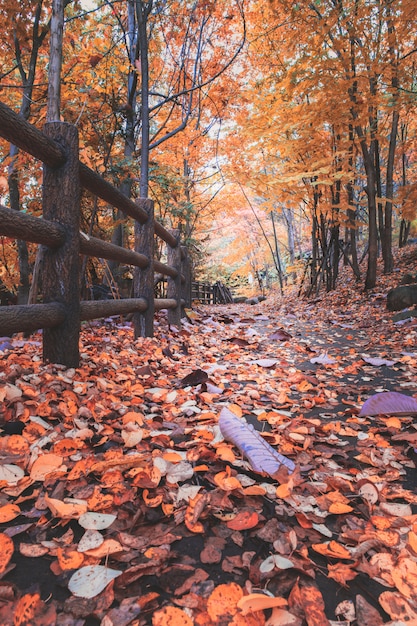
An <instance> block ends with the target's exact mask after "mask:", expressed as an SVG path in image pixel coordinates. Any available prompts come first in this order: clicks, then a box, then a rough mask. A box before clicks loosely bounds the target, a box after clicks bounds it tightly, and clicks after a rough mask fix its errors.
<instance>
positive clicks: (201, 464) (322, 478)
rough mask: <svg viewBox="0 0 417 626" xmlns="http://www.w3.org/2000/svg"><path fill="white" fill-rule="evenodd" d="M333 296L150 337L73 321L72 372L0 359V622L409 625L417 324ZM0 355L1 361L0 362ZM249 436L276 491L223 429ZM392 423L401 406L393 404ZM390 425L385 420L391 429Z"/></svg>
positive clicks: (413, 606) (403, 261) (20, 348)
mask: <svg viewBox="0 0 417 626" xmlns="http://www.w3.org/2000/svg"><path fill="white" fill-rule="evenodd" d="M396 264H397V270H398V271H397V272H396V273H395V274H394V275H391V276H389V277H379V279H378V285H377V289H375V290H373V292H372V293H366V294H365V293H363V292H362V291H361V290H360V288H359V287H358V286H356V285H355V284H354V282H353V281H352V280H351V279H350V276H349V274H346V275H344V276H343V277H342V283H341V286H340V288H339V289H338V291H337V292H335V293H332V294H320V295H319V297H317V298H316V299H314V301H311V300H310V301H307V300H303V299H298V298H297V297H296V295H295V293H291V292H289V293H287V294H286V295H285V296H284V297H280V296H269V297H268V299H267V300H266V301H265V302H262V303H260V304H257V305H254V306H249V305H245V304H234V305H227V306H226V305H224V306H211V307H207V306H204V307H202V306H198V305H197V306H196V307H195V308H194V309H193V310H192V311H191V312H189V319H188V320H187V321H186V322H185V323H184V325H183V327H182V329H181V331H179V332H178V331H176V330H175V329H172V328H168V326H167V324H166V322H165V321H164V318H163V317H162V316H161V317H160V318H159V323H158V326H157V330H156V336H155V338H154V339H139V340H137V341H133V340H132V330H131V328H130V326H129V324H125V323H117V324H114V323H110V322H106V323H104V324H102V323H96V324H87V325H85V326H84V327H83V331H82V347H81V354H82V366H81V367H80V368H78V369H66V368H64V367H61V366H57V365H50V364H49V365H48V364H47V365H45V364H42V361H41V358H40V357H41V349H40V339H39V336H38V335H34V336H33V337H32V338H31V339H30V340H25V339H23V338H19V337H18V338H14V339H13V341H12V342H11V346H10V349H8V350H6V351H5V352H3V353H2V365H1V371H0V400H1V401H2V405H1V408H0V413H1V420H2V428H3V433H2V437H1V438H0V576H1V580H0V623H1V624H4V625H5V626H8V625H9V624H10V625H13V626H16V625H23V624H31V625H32V626H49V625H53V624H57V625H59V626H83V625H85V626H87V625H88V626H90V625H95V624H101V625H102V626H111V625H112V624H117V626H127V625H128V624H133V625H136V626H151V625H152V626H188V625H192V624H194V625H195V626H214V625H220V626H228V625H230V626H232V625H233V626H246V625H249V626H263V625H264V624H267V625H268V626H304V625H306V624H307V626H326V624H338V625H339V626H348V625H352V626H354V625H357V626H379V625H380V624H391V625H392V626H394V624H395V625H396V626H400V625H401V624H403V625H404V624H407V625H410V624H411V625H414V626H416V625H417V591H416V589H417V493H416V487H417V474H416V462H417V453H416V450H415V447H417V428H416V426H415V424H414V420H413V419H412V417H410V416H409V415H408V416H407V415H403V416H401V415H397V414H396V413H397V412H398V408H397V407H394V408H393V404H392V400H389V401H387V412H386V414H385V415H379V416H374V417H360V416H359V413H360V410H361V408H362V406H363V404H364V402H365V401H366V400H367V399H368V398H370V397H372V396H374V395H376V394H379V393H381V392H385V391H395V392H399V393H401V394H404V395H406V396H412V397H414V398H415V399H417V318H415V317H414V318H409V319H405V320H400V321H395V318H394V314H392V313H389V312H387V310H386V302H385V296H386V293H387V291H388V290H389V288H390V287H392V286H395V285H396V284H398V282H399V279H400V277H401V275H402V273H405V272H407V271H414V272H416V271H417V254H416V251H415V248H414V251H413V249H412V248H411V247H409V248H407V249H406V250H405V251H404V252H403V253H402V254H401V256H398V257H397V261H396ZM0 354H1V353H0ZM225 408H226V409H228V410H229V411H231V412H232V413H233V414H235V415H237V416H238V417H244V418H245V419H246V420H247V422H248V423H250V424H252V425H253V426H254V427H255V429H256V430H257V431H259V432H262V436H263V438H264V439H265V440H266V441H267V442H268V443H269V444H270V445H271V446H272V447H273V448H274V449H275V450H277V451H278V452H279V453H280V454H283V455H285V456H286V457H287V458H289V459H291V460H292V461H293V462H294V463H295V464H296V470H295V471H294V472H293V473H291V474H289V473H287V472H286V471H285V470H284V471H283V472H281V473H278V475H273V476H270V475H268V474H266V475H262V474H260V473H258V472H255V471H253V468H252V466H251V464H250V463H249V462H248V460H247V459H246V458H242V456H241V455H240V453H239V451H238V450H237V448H236V447H234V446H233V445H232V443H231V442H230V441H228V440H225V439H223V437H222V433H221V431H220V429H219V425H218V419H219V415H220V412H221V411H222V410H223V411H224V410H225ZM399 408H401V407H399ZM388 409H389V410H388Z"/></svg>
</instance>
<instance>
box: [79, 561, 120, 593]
mask: <svg viewBox="0 0 417 626" xmlns="http://www.w3.org/2000/svg"><path fill="white" fill-rule="evenodd" d="M120 574H122V572H121V571H119V570H114V569H110V568H109V567H104V565H85V566H84V567H81V569H79V570H77V571H76V572H74V574H73V575H72V576H71V578H70V580H69V582H68V589H69V590H70V591H71V593H72V594H73V595H74V596H77V597H79V598H94V597H95V596H97V595H98V594H99V593H101V592H102V591H103V589H105V588H106V587H107V585H108V584H109V583H110V582H111V581H112V580H114V579H115V578H117V577H118V576H120Z"/></svg>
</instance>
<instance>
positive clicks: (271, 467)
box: [219, 407, 295, 476]
mask: <svg viewBox="0 0 417 626" xmlns="http://www.w3.org/2000/svg"><path fill="white" fill-rule="evenodd" d="M219 427H220V431H221V433H222V435H223V437H224V438H225V439H227V440H228V441H231V442H232V443H233V444H234V445H235V446H236V447H237V448H239V450H240V451H241V453H242V454H243V455H244V456H246V458H247V459H248V461H249V463H250V464H251V465H252V469H253V470H254V472H259V473H260V474H269V475H270V476H273V475H274V474H275V473H276V472H277V471H278V470H279V468H280V467H281V465H285V467H286V468H287V469H288V471H289V472H290V473H291V472H293V471H294V470H295V463H294V462H293V461H291V459H288V458H287V457H286V456H283V455H282V454H280V453H279V452H277V451H276V450H275V449H274V448H272V446H270V445H269V443H267V442H266V441H265V439H264V438H263V437H262V435H260V434H259V433H258V431H256V430H255V429H254V427H253V426H252V424H248V423H247V421H246V420H245V419H244V418H240V417H237V416H236V415H235V414H234V413H232V411H230V410H229V409H228V408H226V407H224V408H223V409H222V410H221V413H220V417H219Z"/></svg>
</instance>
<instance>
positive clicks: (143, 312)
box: [0, 102, 191, 367]
mask: <svg viewBox="0 0 417 626" xmlns="http://www.w3.org/2000/svg"><path fill="white" fill-rule="evenodd" d="M0 136H1V137H3V138H4V139H6V140H7V141H9V142H11V143H12V144H14V145H16V146H17V147H18V148H20V149H21V150H23V151H25V152H27V153H29V154H31V155H32V156H34V157H35V158H37V159H39V160H40V161H42V162H43V194H42V196H43V200H42V207H43V209H42V213H43V217H42V218H37V217H34V216H31V215H28V214H26V213H21V212H18V211H14V210H12V209H9V208H6V207H4V206H1V205H0V235H5V236H7V237H12V238H16V239H21V240H24V241H31V242H34V243H38V244H41V245H42V246H44V247H45V248H44V256H43V263H42V274H41V282H42V304H32V305H13V306H8V307H0V336H1V335H10V334H12V333H15V332H21V331H26V332H27V331H34V330H37V329H40V328H42V329H43V358H44V360H45V361H49V362H53V363H62V364H64V365H66V366H67V367H77V366H78V365H79V359H80V356H79V335H80V322H81V321H82V320H91V319H95V318H100V317H108V316H111V315H122V314H127V313H133V327H134V336H135V337H139V336H152V335H153V323H154V313H155V311H156V310H160V309H168V321H169V323H170V324H172V325H176V326H179V325H180V323H181V322H180V320H181V317H182V309H183V307H184V306H190V305H191V276H190V263H189V259H188V255H187V250H186V248H185V247H184V246H181V245H180V243H179V233H178V231H169V230H167V229H166V228H165V227H164V226H163V225H162V224H160V223H159V222H157V221H155V220H154V214H153V202H152V201H151V200H149V199H147V198H140V199H137V200H136V201H133V200H131V199H130V198H128V197H127V196H125V195H124V194H123V193H121V192H120V191H119V190H118V189H116V188H115V187H113V186H112V185H111V184H110V183H109V182H107V181H105V180H104V179H103V178H102V177H101V176H100V175H99V174H97V173H96V172H94V171H93V170H91V169H90V168H88V167H87V166H86V165H84V164H83V163H81V162H80V160H79V150H78V133H77V129H76V127H75V126H73V125H71V124H67V123H64V122H51V123H48V124H46V125H45V127H44V130H43V132H41V131H40V130H38V129H37V128H35V126H33V125H31V124H29V123H28V122H26V121H25V120H23V118H21V117H20V116H19V115H17V114H16V113H14V112H13V111H12V110H11V109H9V108H8V107H7V106H6V105H5V104H3V103H1V102H0ZM83 188H84V189H87V190H88V191H90V192H91V193H93V194H94V195H95V196H98V197H99V198H101V199H102V200H104V201H105V202H107V203H108V204H109V205H112V206H113V207H115V208H117V209H120V210H121V211H122V212H123V213H125V214H126V215H128V216H130V217H132V218H133V219H134V220H135V227H134V230H135V245H134V248H135V249H134V250H127V249H125V248H122V247H119V246H116V245H114V244H111V243H108V242H105V241H102V240H100V239H97V238H95V237H91V236H88V235H86V234H84V233H82V232H80V215H81V210H80V204H81V191H82V189H83ZM154 235H157V236H158V237H160V238H161V239H162V240H163V241H164V242H165V243H166V244H167V263H166V264H164V263H161V262H160V261H155V260H154ZM80 254H84V255H87V256H91V257H93V256H94V257H100V258H103V259H109V260H113V261H116V262H118V263H125V264H128V265H132V266H134V268H135V271H134V278H133V296H134V297H133V298H128V299H122V300H104V301H80V296H79V293H80ZM154 272H157V273H159V274H162V275H164V276H167V280H168V285H167V297H166V298H164V299H155V298H154Z"/></svg>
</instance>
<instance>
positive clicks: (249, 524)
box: [226, 511, 259, 530]
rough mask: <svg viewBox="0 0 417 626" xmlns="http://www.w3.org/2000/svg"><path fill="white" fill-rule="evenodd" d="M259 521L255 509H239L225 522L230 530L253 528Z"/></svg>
mask: <svg viewBox="0 0 417 626" xmlns="http://www.w3.org/2000/svg"><path fill="white" fill-rule="evenodd" d="M258 522H259V516H258V514H257V513H256V511H241V512H240V513H238V514H237V515H236V517H234V518H233V519H232V520H230V521H229V522H227V523H226V526H227V527H228V528H230V529H231V530H247V529H248V528H254V527H255V526H256V525H257V524H258Z"/></svg>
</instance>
